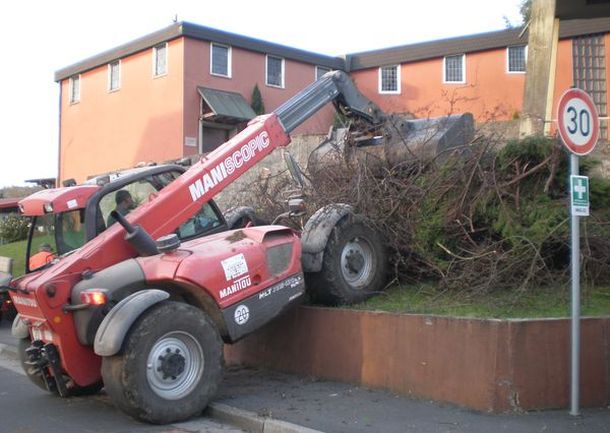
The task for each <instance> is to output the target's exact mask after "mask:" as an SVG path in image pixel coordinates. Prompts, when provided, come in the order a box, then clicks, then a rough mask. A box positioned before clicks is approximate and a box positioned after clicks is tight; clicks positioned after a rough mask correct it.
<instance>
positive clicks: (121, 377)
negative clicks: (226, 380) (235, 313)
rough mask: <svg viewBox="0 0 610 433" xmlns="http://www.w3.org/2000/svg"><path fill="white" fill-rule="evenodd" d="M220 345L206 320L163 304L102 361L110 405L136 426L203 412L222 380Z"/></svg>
mask: <svg viewBox="0 0 610 433" xmlns="http://www.w3.org/2000/svg"><path fill="white" fill-rule="evenodd" d="M222 364H223V353H222V342H221V340H220V336H219V334H218V331H217V329H216V327H215V326H214V324H213V323H212V321H211V320H210V319H209V318H208V316H207V315H206V314H205V313H204V312H203V311H201V310H200V309H198V308H195V307H193V306H191V305H187V304H183V303H179V302H171V301H164V302H161V303H159V304H156V305H154V306H152V307H151V308H149V309H148V310H146V311H145V312H144V313H143V314H142V316H140V317H139V318H138V320H137V321H136V322H135V323H134V324H133V326H132V328H131V329H130V330H129V332H128V334H127V336H126V337H125V341H124V342H123V346H122V350H121V352H119V354H117V355H114V356H110V357H105V358H103V360H102V377H103V379H104V387H105V389H106V392H107V393H108V395H109V396H110V397H111V398H112V400H113V401H114V403H115V404H116V405H117V406H119V407H120V408H121V409H122V410H123V411H125V412H126V413H128V414H129V415H131V416H133V417H134V418H137V419H139V420H142V421H146V422H151V423H155V424H167V423H170V422H175V421H181V420H185V419H187V418H190V417H192V416H194V415H197V414H199V413H201V412H202V411H203V409H205V407H206V406H207V404H208V402H209V400H210V398H211V397H212V396H213V395H214V393H215V392H216V389H217V387H218V384H219V382H220V379H221V377H222Z"/></svg>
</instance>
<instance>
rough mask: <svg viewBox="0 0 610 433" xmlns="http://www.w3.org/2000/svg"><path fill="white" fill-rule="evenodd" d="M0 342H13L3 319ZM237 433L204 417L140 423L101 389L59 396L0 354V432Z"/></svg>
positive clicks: (236, 430)
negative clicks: (86, 394) (82, 394)
mask: <svg viewBox="0 0 610 433" xmlns="http://www.w3.org/2000/svg"><path fill="white" fill-rule="evenodd" d="M0 343H3V344H13V345H14V344H15V341H14V339H13V338H12V337H11V336H10V334H9V333H8V324H7V323H6V321H3V322H1V323H0ZM43 432H44V433H98V432H99V433H102V432H104V433H110V432H112V433H131V432H153V433H156V432H167V433H182V432H184V433H187V432H188V433H193V432H201V433H238V432H243V430H240V429H236V428H234V427H232V426H230V425H225V424H219V423H218V422H215V421H212V420H210V419H208V418H207V417H205V416H202V417H198V418H195V419H193V420H191V421H188V422H185V423H179V424H175V425H167V426H153V425H150V424H144V423H141V422H138V421H136V420H134V419H133V418H131V417H129V416H127V415H125V414H124V413H123V412H121V411H120V410H118V409H116V408H115V407H114V406H113V405H112V402H111V401H110V399H109V398H108V397H107V396H106V395H105V394H104V393H103V392H102V393H100V394H99V395H96V396H90V397H72V398H69V399H62V398H58V397H56V396H53V395H51V394H49V393H48V392H46V391H43V390H41V389H39V388H37V387H36V386H34V385H33V384H32V383H30V381H29V380H28V379H27V378H26V377H25V376H24V374H23V371H22V369H21V365H20V364H19V362H18V361H16V360H14V359H12V358H10V357H7V356H0V433H43Z"/></svg>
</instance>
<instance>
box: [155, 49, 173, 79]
mask: <svg viewBox="0 0 610 433" xmlns="http://www.w3.org/2000/svg"><path fill="white" fill-rule="evenodd" d="M161 45H163V46H164V48H165V72H164V73H162V74H157V50H158V49H159V47H160V46H161ZM152 51H153V54H152V76H153V78H159V77H165V76H166V75H167V74H168V72H169V45H168V43H167V42H165V43H161V44H157V45H155V46H154V47H153V48H152Z"/></svg>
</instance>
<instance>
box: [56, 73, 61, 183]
mask: <svg viewBox="0 0 610 433" xmlns="http://www.w3.org/2000/svg"><path fill="white" fill-rule="evenodd" d="M62 82H63V80H62V81H60V82H59V116H58V117H59V127H58V128H57V141H58V146H57V149H58V150H57V177H56V178H55V187H56V188H57V187H59V185H60V183H59V181H60V175H61V114H62V113H61V97H62V85H61V84H62Z"/></svg>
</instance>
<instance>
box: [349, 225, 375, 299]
mask: <svg viewBox="0 0 610 433" xmlns="http://www.w3.org/2000/svg"><path fill="white" fill-rule="evenodd" d="M373 269H374V258H373V247H372V246H371V244H370V243H369V241H368V240H366V239H364V238H361V237H360V238H354V239H352V240H350V241H348V242H347V243H346V244H345V246H344V247H343V250H342V251H341V274H342V275H343V278H344V279H345V281H346V282H347V283H348V284H349V285H350V286H352V287H353V288H355V289H361V288H362V287H363V286H364V285H366V284H367V283H369V282H370V280H371V278H372V275H373Z"/></svg>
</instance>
